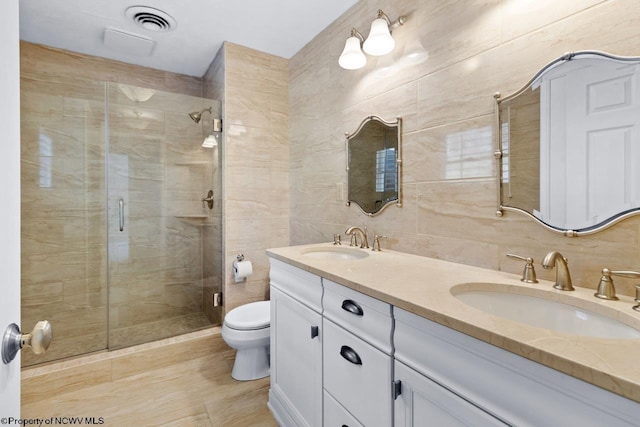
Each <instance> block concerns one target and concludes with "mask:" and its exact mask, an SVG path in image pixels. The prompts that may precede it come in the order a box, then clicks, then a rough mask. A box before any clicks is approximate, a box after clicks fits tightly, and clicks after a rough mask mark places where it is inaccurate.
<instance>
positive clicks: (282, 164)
mask: <svg viewBox="0 0 640 427" xmlns="http://www.w3.org/2000/svg"><path fill="white" fill-rule="evenodd" d="M221 63H222V65H221ZM221 67H222V68H223V70H224V71H223V75H224V86H223V87H224V93H223V95H222V96H221V99H223V123H224V129H225V131H224V144H223V147H222V152H223V159H224V160H223V176H224V189H223V198H224V203H223V209H224V231H223V234H224V262H223V268H224V271H225V273H224V279H223V280H224V284H225V285H224V286H225V288H224V294H225V310H226V311H229V310H231V309H233V308H234V307H237V306H238V305H241V304H245V303H248V302H252V301H261V300H265V299H268V298H269V294H268V292H269V280H268V278H269V262H268V258H267V256H266V254H265V249H267V248H270V247H278V246H287V245H288V244H289V93H288V82H289V64H288V61H287V60H286V59H283V58H279V57H276V56H273V55H268V54H265V53H262V52H258V51H256V50H253V49H249V48H245V47H242V46H239V45H236V44H233V43H228V42H227V43H225V44H224V46H223V52H221V53H219V54H218V57H217V58H216V59H215V60H214V62H213V64H212V68H211V69H210V70H209V72H208V73H207V74H206V75H205V80H207V76H209V80H211V81H219V80H220V78H219V76H220V71H219V70H220V68H221ZM214 76H218V77H214ZM206 85H207V83H206V82H205V87H206ZM214 86H216V85H214ZM239 253H243V254H244V255H245V257H246V258H247V259H248V260H251V261H252V263H253V275H252V276H251V277H250V278H249V279H247V280H246V281H244V282H242V283H235V281H234V279H233V271H232V263H233V261H234V260H235V258H236V255H237V254H239Z"/></svg>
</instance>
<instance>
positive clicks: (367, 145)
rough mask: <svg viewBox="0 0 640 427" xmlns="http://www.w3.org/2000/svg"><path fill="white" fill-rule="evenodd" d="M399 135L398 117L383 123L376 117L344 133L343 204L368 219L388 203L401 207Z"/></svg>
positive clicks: (400, 125)
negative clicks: (345, 154) (360, 211)
mask: <svg viewBox="0 0 640 427" xmlns="http://www.w3.org/2000/svg"><path fill="white" fill-rule="evenodd" d="M401 135H402V119H401V118H398V119H397V120H396V121H395V122H385V121H384V120H382V119H381V118H379V117H376V116H369V117H367V118H366V119H364V120H363V122H362V123H361V124H360V127H359V128H358V130H356V131H355V132H354V133H353V134H349V133H347V134H346V145H347V205H350V204H351V203H352V202H353V203H355V204H357V205H358V206H359V207H360V209H362V211H363V212H364V213H365V214H367V215H369V216H373V215H376V214H378V213H380V212H381V211H382V209H384V208H385V207H386V206H388V205H389V204H392V203H395V204H396V205H397V206H398V207H400V206H401V194H402V193H401V183H400V162H401V161H400V159H401V157H400V154H401Z"/></svg>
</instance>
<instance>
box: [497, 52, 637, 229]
mask: <svg viewBox="0 0 640 427" xmlns="http://www.w3.org/2000/svg"><path fill="white" fill-rule="evenodd" d="M586 55H589V56H598V57H603V58H608V59H612V60H615V61H621V62H624V61H629V62H633V61H635V62H640V57H635V56H617V55H612V54H610V53H606V52H601V51H597V50H582V51H576V52H568V53H565V54H564V55H562V56H560V57H559V58H556V59H554V60H553V61H551V62H549V63H548V64H547V65H545V66H544V67H543V68H542V69H541V70H540V71H538V72H537V73H536V74H535V75H534V76H533V77H532V78H531V79H530V80H529V81H528V82H527V83H526V84H525V85H524V86H522V87H521V88H520V89H518V90H517V91H516V92H514V93H512V94H510V95H507V96H505V97H502V96H501V95H500V92H496V93H495V94H494V95H493V97H494V99H495V117H496V121H495V131H494V135H495V138H496V147H497V148H496V151H495V152H494V157H495V158H496V161H497V172H498V173H497V176H498V210H497V211H496V216H497V217H502V216H503V215H504V211H511V212H519V213H521V214H523V215H525V216H527V217H529V218H531V219H533V220H534V221H535V222H537V223H538V224H540V225H542V226H543V227H544V228H546V229H547V230H550V231H552V232H554V233H558V234H562V235H564V236H567V237H578V236H586V235H589V234H594V233H597V232H599V231H602V230H604V229H606V228H609V227H611V226H612V225H614V224H617V223H618V222H620V221H622V220H624V219H626V218H629V217H631V216H635V215H640V208H634V209H632V210H627V211H623V212H620V213H619V214H617V215H614V216H612V217H610V218H607V219H605V220H604V221H602V222H600V223H598V224H595V225H593V226H590V227H586V228H580V229H576V230H571V229H565V228H560V227H554V226H552V225H549V224H547V223H545V222H544V221H542V220H540V219H538V218H537V217H536V216H535V215H533V214H531V213H530V212H528V211H526V210H524V209H521V208H518V207H515V206H505V205H504V203H503V202H504V201H503V197H502V196H503V190H504V189H503V183H502V179H503V175H502V152H503V147H502V126H500V123H501V120H500V119H501V117H500V105H501V104H502V103H503V102H505V101H510V100H512V99H514V98H516V97H518V96H519V95H521V94H522V93H524V92H525V91H527V90H528V89H529V88H530V87H531V84H532V83H533V82H535V81H536V80H537V79H538V78H539V77H540V76H541V75H542V74H544V73H545V72H546V71H548V70H549V69H550V68H553V67H555V66H556V65H557V64H559V63H564V62H568V61H571V60H572V59H574V58H575V57H576V56H586Z"/></svg>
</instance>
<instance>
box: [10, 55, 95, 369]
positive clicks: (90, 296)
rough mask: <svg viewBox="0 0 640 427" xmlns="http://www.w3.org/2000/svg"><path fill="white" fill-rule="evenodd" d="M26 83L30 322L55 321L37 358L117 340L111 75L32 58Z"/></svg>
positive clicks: (24, 187)
mask: <svg viewBox="0 0 640 427" xmlns="http://www.w3.org/2000/svg"><path fill="white" fill-rule="evenodd" d="M20 92H21V108H20V109H21V141H20V149H21V171H20V181H21V199H22V203H21V211H22V212H21V222H22V224H21V264H22V268H21V269H22V271H21V291H22V298H21V299H22V301H21V306H22V310H21V312H22V314H21V316H22V320H21V324H22V325H27V326H26V327H30V326H32V325H35V323H36V322H37V321H38V320H41V319H47V320H49V322H51V324H52V326H53V330H54V340H53V341H52V343H51V347H49V350H48V351H47V352H46V353H45V354H43V355H40V356H36V355H34V354H33V353H32V352H30V351H28V352H22V365H23V366H30V365H34V364H40V363H43V362H48V361H52V360H58V359H62V358H66V357H71V356H77V355H79V354H85V353H89V352H93V351H99V350H104V349H106V348H107V268H106V266H107V236H106V230H107V227H106V216H105V211H106V198H105V168H104V161H105V151H104V117H105V83H104V82H101V81H93V80H83V79H78V78H74V79H67V78H63V77H60V76H51V75H47V74H44V73H40V72H38V71H37V70H31V69H29V68H24V69H23V70H22V72H21V77H20Z"/></svg>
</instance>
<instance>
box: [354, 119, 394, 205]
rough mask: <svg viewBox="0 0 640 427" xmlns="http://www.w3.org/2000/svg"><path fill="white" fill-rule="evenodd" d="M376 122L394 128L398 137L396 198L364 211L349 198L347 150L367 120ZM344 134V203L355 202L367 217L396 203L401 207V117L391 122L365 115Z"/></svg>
mask: <svg viewBox="0 0 640 427" xmlns="http://www.w3.org/2000/svg"><path fill="white" fill-rule="evenodd" d="M372 121H375V122H378V123H380V124H382V125H383V126H386V127H388V128H391V129H393V128H396V132H397V139H398V149H397V151H396V180H397V182H398V198H397V199H396V200H390V201H388V202H386V203H385V204H384V205H382V207H381V208H380V209H379V210H378V211H376V212H367V211H365V210H364V209H363V208H362V206H360V204H359V203H358V202H356V201H355V200H349V162H350V160H351V152H350V150H349V142H350V141H351V140H352V139H354V138H355V137H356V136H358V134H359V133H360V131H361V130H362V129H363V128H364V126H365V125H366V124H367V123H369V122H372ZM344 136H345V148H346V152H347V156H346V157H347V168H346V171H347V184H346V197H345V198H346V200H347V202H346V205H347V206H351V203H353V204H355V205H356V206H358V207H359V208H360V211H361V212H362V213H363V214H365V215H367V216H369V217H373V216H376V215H379V214H380V212H382V211H384V210H385V209H386V208H387V206H390V205H396V206H397V207H399V208H401V207H402V117H396V120H395V121H393V122H387V121H386V120H383V119H382V118H380V117H378V116H373V115H372V116H367V117H365V118H364V120H362V122H361V123H360V126H358V129H356V131H355V132H353V133H351V134H350V133H349V132H345V134H344Z"/></svg>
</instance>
